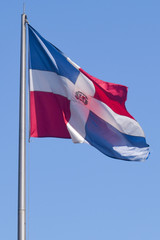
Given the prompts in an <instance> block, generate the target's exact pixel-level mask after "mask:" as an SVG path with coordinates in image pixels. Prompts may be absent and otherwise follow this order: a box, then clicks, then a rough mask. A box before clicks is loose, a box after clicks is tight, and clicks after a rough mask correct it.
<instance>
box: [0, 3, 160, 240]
mask: <svg viewBox="0 0 160 240" xmlns="http://www.w3.org/2000/svg"><path fill="white" fill-rule="evenodd" d="M25 3H26V14H27V16H28V21H29V23H30V24H31V25H32V26H33V27H34V28H35V29H36V30H37V31H38V32H40V34H42V36H44V37H45V38H46V39H47V40H49V41H50V42H52V43H53V44H54V45H56V46H57V47H58V48H59V49H61V50H62V51H63V52H64V53H65V54H66V55H67V56H69V57H70V58H71V59H72V60H73V61H74V62H76V63H77V64H78V65H79V66H81V67H82V68H83V69H84V70H86V71H87V72H88V73H90V74H91V75H93V76H95V77H97V78H100V79H103V80H104V81H110V82H114V83H120V84H124V85H126V86H128V100H127V103H126V106H127V109H128V111H129V112H130V113H131V114H132V115H133V116H134V117H135V119H136V120H137V121H138V122H139V123H140V125H141V126H142V128H143V130H144V132H145V135H146V138H147V142H148V144H149V145H150V151H151V155H150V157H149V159H148V160H147V161H146V162H140V163H137V162H125V161H120V160H114V159H111V158H108V157H107V156H105V155H103V154H102V153H100V152H98V151H97V150H96V149H94V148H93V147H91V146H88V145H86V144H73V143H72V141H71V140H62V139H54V138H51V139H31V143H30V144H28V143H27V239H30V240H37V239H38V240H42V239H46V240H50V239H56V240H62V239H66V240H75V239H76V240H80V239H83V240H99V239H101V240H106V239H110V240H117V239H120V240H121V239H122V240H135V239H136V240H143V239H145V240H150V239H154V240H158V239H160V228H159V221H160V204H159V203H160V191H159V182H160V174H159V169H160V161H159V149H160V143H159V137H158V136H159V133H160V128H159V127H158V126H159V121H160V111H159V88H160V71H159V64H160V31H159V26H160V15H159V10H160V2H159V1H155V0H152V1H151V0H148V1H147V0H146V1H143V0H139V1H138V0H135V1H127V0H126V1H124V0H122V1H118V0H115V1H114V0H112V1H111V0H109V1H105V0H100V1H93V0H92V1H90V0H86V1H84V0H82V1H81V2H79V1H71V0H68V1H58V0H54V1H51V0H48V1H42V0H39V1H37V0H35V1H29V0H28V1H27V0H26V2H25ZM22 9H23V2H22V1H3V2H2V3H1V8H0V14H1V55H0V60H1V95H0V102H1V139H0V146H1V150H0V164H1V167H0V190H1V197H0V239H3V240H8V239H17V196H18V192H17V189H18V186H17V183H18V119H19V116H18V112H19V76H20V73H19V70H20V28H21V23H20V21H21V13H22ZM27 129H28V126H27Z"/></svg>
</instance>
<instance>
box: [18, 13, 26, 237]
mask: <svg viewBox="0 0 160 240" xmlns="http://www.w3.org/2000/svg"><path fill="white" fill-rule="evenodd" d="M26 19H27V16H26V15H25V13H23V14H22V15H21V58H20V61H21V63H20V106H19V173H18V240H26Z"/></svg>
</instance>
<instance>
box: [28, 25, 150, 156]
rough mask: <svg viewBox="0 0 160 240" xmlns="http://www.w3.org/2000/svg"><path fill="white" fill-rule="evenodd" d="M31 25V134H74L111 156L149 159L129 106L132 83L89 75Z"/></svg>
mask: <svg viewBox="0 0 160 240" xmlns="http://www.w3.org/2000/svg"><path fill="white" fill-rule="evenodd" d="M28 28H29V78H30V136H31V137H58V138H71V139H72V141H73V142H74V143H83V142H86V143H88V144H90V145H92V146H94V147H95V148H97V149H98V150H100V151H101V152H102V153H104V154H105V155H107V156H109V157H112V158H117V159H124V160H135V161H143V160H145V159H146V158H147V157H148V155H149V145H148V144H147V143H146V139H145V135H144V132H143V130H142V128H141V127H140V125H139V124H138V122H137V121H136V120H135V119H134V118H133V117H132V116H131V115H130V114H129V113H128V111H127V110H126V107H125V101H126V99H127V87H126V86H123V85H120V84H114V83H109V82H104V81H102V80H99V79H97V78H95V77H93V76H91V75H89V74H88V73H86V72H85V71H84V70H83V69H81V68H80V67H79V66H78V65H77V64H75V63H74V62H72V61H71V60H70V59H69V58H68V57H66V56H65V55H64V54H63V53H62V52H61V51H60V50H59V49H58V48H56V47H55V46H54V45H53V44H51V43H50V42H48V41H47V40H45V39H44V38H43V37H42V36H41V35H40V34H39V33H38V32H37V31H36V30H35V29H34V28H32V27H31V26H30V25H28Z"/></svg>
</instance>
